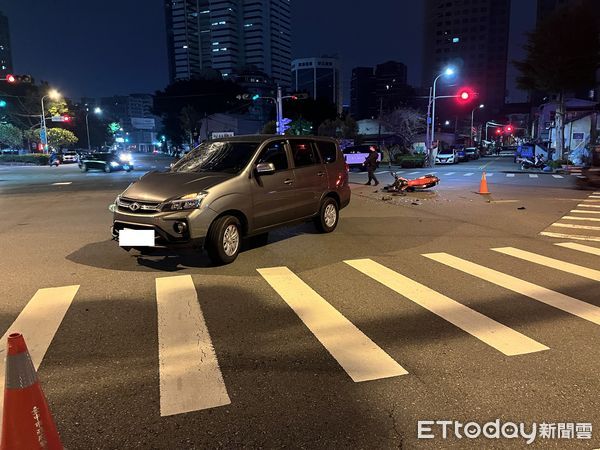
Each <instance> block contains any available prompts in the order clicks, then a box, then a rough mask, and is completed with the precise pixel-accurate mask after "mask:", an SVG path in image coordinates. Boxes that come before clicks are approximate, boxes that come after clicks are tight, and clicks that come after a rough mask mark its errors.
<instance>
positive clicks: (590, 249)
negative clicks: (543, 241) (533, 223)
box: [554, 242, 600, 256]
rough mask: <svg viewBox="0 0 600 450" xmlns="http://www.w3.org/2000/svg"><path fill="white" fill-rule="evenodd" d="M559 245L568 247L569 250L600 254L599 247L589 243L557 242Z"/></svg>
mask: <svg viewBox="0 0 600 450" xmlns="http://www.w3.org/2000/svg"><path fill="white" fill-rule="evenodd" d="M554 245H558V246H559V247H564V248H570V249H571V250H577V251H579V252H584V253H589V254H591V255H598V256H600V248H598V247H590V246H589V245H582V244H577V243H575V242H560V243H558V244H554Z"/></svg>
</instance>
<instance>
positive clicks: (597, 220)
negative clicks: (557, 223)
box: [561, 216, 600, 222]
mask: <svg viewBox="0 0 600 450" xmlns="http://www.w3.org/2000/svg"><path fill="white" fill-rule="evenodd" d="M563 219H567V220H587V221H590V222H600V219H599V218H597V217H575V216H563V218H562V219H561V220H563Z"/></svg>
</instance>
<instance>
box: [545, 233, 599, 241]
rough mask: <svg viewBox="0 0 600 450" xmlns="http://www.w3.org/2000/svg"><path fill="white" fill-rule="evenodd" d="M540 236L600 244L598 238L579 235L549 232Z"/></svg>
mask: <svg viewBox="0 0 600 450" xmlns="http://www.w3.org/2000/svg"><path fill="white" fill-rule="evenodd" d="M540 234H541V235H542V236H548V237H552V238H559V239H573V240H576V241H589V242H600V237H594V236H582V235H579V234H563V233H550V232H549V231H542V232H541V233H540Z"/></svg>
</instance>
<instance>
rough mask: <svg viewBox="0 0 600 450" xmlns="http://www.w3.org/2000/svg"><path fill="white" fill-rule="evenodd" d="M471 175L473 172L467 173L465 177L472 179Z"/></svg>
mask: <svg viewBox="0 0 600 450" xmlns="http://www.w3.org/2000/svg"><path fill="white" fill-rule="evenodd" d="M471 175H473V172H469V173H465V174H464V175H463V177H470V176H471Z"/></svg>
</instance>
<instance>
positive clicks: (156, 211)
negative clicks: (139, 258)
mask: <svg viewBox="0 0 600 450" xmlns="http://www.w3.org/2000/svg"><path fill="white" fill-rule="evenodd" d="M349 202H350V187H349V185H348V171H347V168H346V163H345V160H344V155H343V154H342V152H341V150H340V148H339V146H338V144H337V142H336V141H335V140H333V139H330V138H323V137H311V136H298V137H292V136H289V137H281V136H272V135H268V136H267V135H265V136H261V135H252V136H236V137H227V138H221V139H216V140H213V141H207V142H204V143H202V144H200V145H199V146H198V147H196V148H195V149H194V150H192V151H191V152H190V153H189V154H187V155H186V156H184V157H183V158H182V159H181V160H179V161H178V162H177V163H175V164H174V165H173V167H171V169H170V170H169V171H167V172H149V173H147V174H146V175H144V176H143V177H142V178H140V179H139V180H138V181H136V182H134V183H133V184H131V185H130V186H129V187H128V188H127V189H126V190H125V191H124V192H123V193H122V194H120V195H119V196H118V197H117V198H116V200H115V205H114V217H113V225H112V234H113V237H114V238H115V239H119V244H120V245H121V246H123V247H125V248H126V249H127V250H130V249H131V248H137V249H139V250H141V251H144V250H145V249H146V248H147V247H152V246H157V247H169V248H178V247H181V246H183V247H194V248H197V249H205V250H206V251H207V252H208V255H209V257H210V259H211V260H212V261H213V262H214V263H215V264H226V263H231V262H233V261H234V260H235V259H236V257H237V255H238V253H239V251H240V246H241V240H242V238H244V237H248V236H255V235H262V236H266V233H268V232H269V231H270V230H273V229H275V228H278V227H281V226H285V225H290V224H295V223H299V222H305V221H313V222H314V223H315V225H316V227H317V229H318V230H319V231H321V232H323V233H329V232H332V231H333V230H335V228H336V226H337V224H338V220H339V210H340V209H342V208H344V207H346V206H347V205H348V203H349ZM124 230H129V231H127V232H124ZM132 231H133V233H132ZM139 231H145V232H146V233H143V234H144V235H146V236H147V235H148V232H149V231H150V235H152V236H154V240H153V241H152V242H150V243H146V244H145V245H139V246H136V245H132V246H131V247H130V246H128V245H127V242H125V241H126V239H125V238H124V236H126V235H132V234H133V235H135V234H139V235H140V236H142V233H139ZM121 235H123V236H121ZM121 238H123V239H121Z"/></svg>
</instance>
